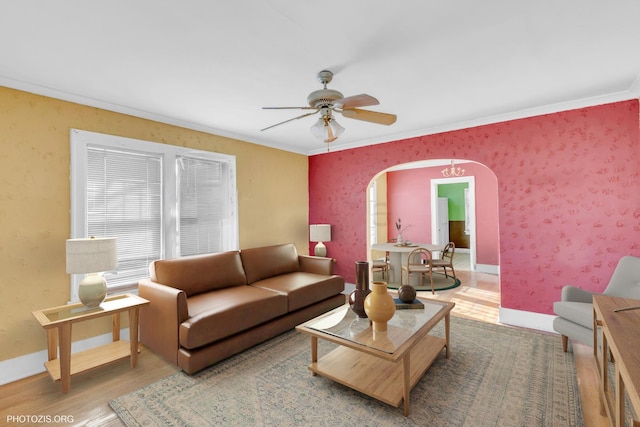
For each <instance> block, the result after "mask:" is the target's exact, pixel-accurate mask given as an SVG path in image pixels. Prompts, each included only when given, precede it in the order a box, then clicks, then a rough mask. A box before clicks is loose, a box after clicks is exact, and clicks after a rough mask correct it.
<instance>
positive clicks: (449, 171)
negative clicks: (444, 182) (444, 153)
mask: <svg viewBox="0 0 640 427" xmlns="http://www.w3.org/2000/svg"><path fill="white" fill-rule="evenodd" d="M441 173H442V176H444V177H445V178H451V177H456V176H463V175H464V169H462V168H461V167H456V166H455V165H454V164H453V160H451V167H450V168H444V169H442V172H441Z"/></svg>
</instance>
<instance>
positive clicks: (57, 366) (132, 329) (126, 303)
mask: <svg viewBox="0 0 640 427" xmlns="http://www.w3.org/2000/svg"><path fill="white" fill-rule="evenodd" d="M145 304H149V301H147V300H146V299H144V298H141V297H139V296H137V295H133V294H124V295H115V296H112V297H107V298H106V299H105V300H104V302H103V303H102V304H101V305H100V307H96V308H87V307H85V306H84V305H82V303H76V304H68V305H63V306H59V307H52V308H46V309H44V310H37V311H34V312H33V315H34V316H35V318H36V319H38V322H40V325H41V326H42V327H43V328H44V329H45V330H46V331H47V350H48V352H49V361H48V362H46V363H45V364H44V366H45V368H46V369H47V371H48V372H49V375H51V378H52V379H53V380H54V381H60V382H61V384H62V386H61V391H62V393H67V392H68V391H69V389H70V387H71V376H72V375H74V374H77V373H80V372H84V371H87V370H89V369H92V368H95V367H98V366H102V365H105V364H107V363H110V362H114V361H116V360H119V359H124V358H126V357H131V367H132V368H135V366H136V364H137V362H138V318H139V311H140V307H141V306H143V305H145ZM125 311H126V312H128V313H129V342H127V341H122V340H120V314H121V313H123V312H125ZM104 316H112V317H113V329H112V335H113V342H111V343H109V344H105V345H102V346H100V347H96V348H92V349H89V350H85V351H82V352H79V353H74V354H71V341H72V339H71V327H72V325H73V324H74V323H77V322H84V321H87V320H91V319H96V318H98V317H104ZM58 352H59V357H58Z"/></svg>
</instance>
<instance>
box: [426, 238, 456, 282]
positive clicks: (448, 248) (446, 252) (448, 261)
mask: <svg viewBox="0 0 640 427" xmlns="http://www.w3.org/2000/svg"><path fill="white" fill-rule="evenodd" d="M455 251H456V244H455V243H453V242H449V243H447V244H446V245H444V249H442V256H441V258H436V259H434V260H432V261H431V266H432V267H433V268H442V269H444V275H445V277H449V275H447V267H449V268H450V269H451V272H452V273H453V278H454V279H456V270H455V269H454V268H453V254H454V253H455Z"/></svg>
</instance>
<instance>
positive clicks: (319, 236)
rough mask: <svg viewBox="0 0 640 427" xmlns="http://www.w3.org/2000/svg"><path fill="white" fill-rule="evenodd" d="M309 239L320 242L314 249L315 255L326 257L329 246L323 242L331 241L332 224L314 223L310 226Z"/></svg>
mask: <svg viewBox="0 0 640 427" xmlns="http://www.w3.org/2000/svg"><path fill="white" fill-rule="evenodd" d="M309 240H310V241H312V242H318V243H317V244H316V247H315V248H314V249H313V253H314V255H315V256H321V257H326V256H327V247H326V246H325V245H324V243H323V242H330V241H331V225H330V224H313V225H310V226H309Z"/></svg>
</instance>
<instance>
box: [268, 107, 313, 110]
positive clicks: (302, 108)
mask: <svg viewBox="0 0 640 427" xmlns="http://www.w3.org/2000/svg"><path fill="white" fill-rule="evenodd" d="M262 109H263V110H317V108H316V107H262Z"/></svg>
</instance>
